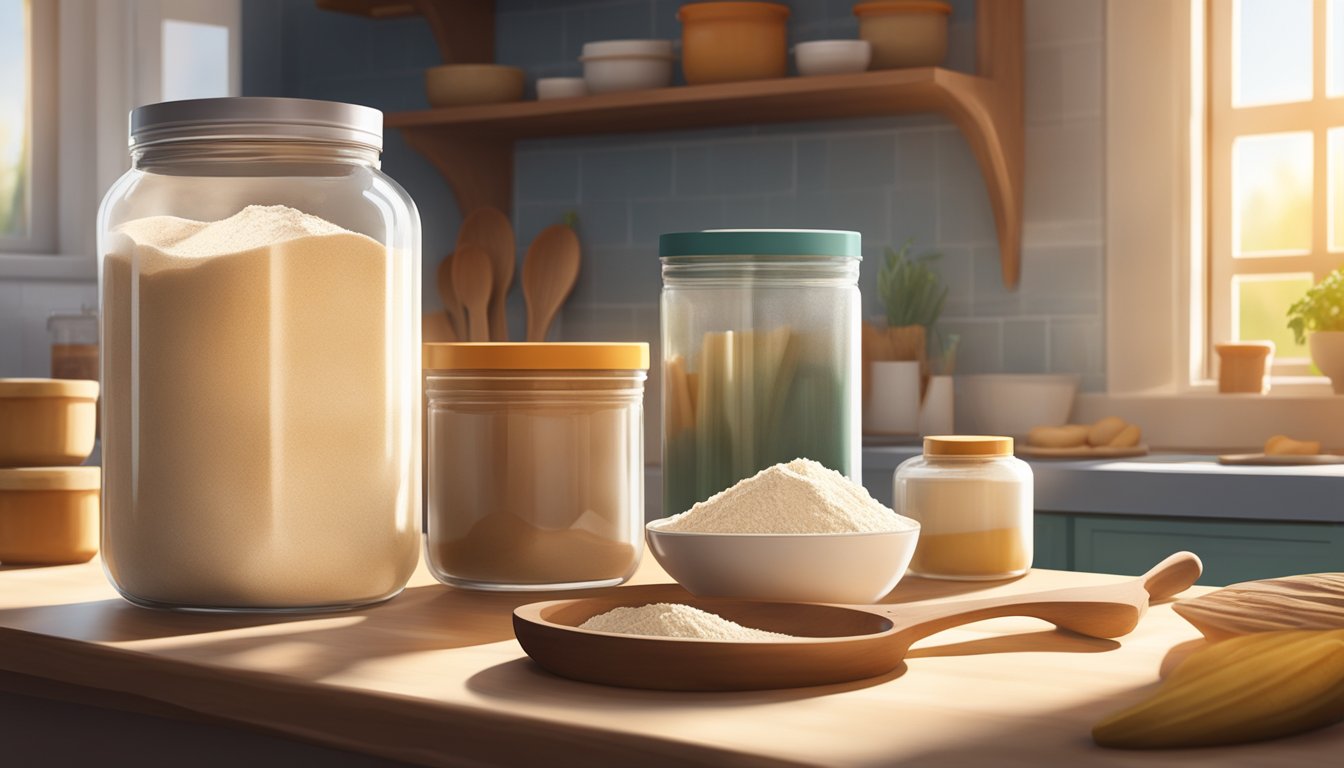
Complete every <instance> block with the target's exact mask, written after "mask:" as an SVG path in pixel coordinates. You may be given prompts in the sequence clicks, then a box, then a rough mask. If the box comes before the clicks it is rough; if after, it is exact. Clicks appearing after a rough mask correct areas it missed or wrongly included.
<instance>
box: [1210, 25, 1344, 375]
mask: <svg viewBox="0 0 1344 768" xmlns="http://www.w3.org/2000/svg"><path fill="white" fill-rule="evenodd" d="M1208 35H1209V37H1208V51H1209V65H1208V66H1209V70H1208V76H1209V88H1208V91H1207V93H1208V126H1209V140H1208V145H1207V147H1208V166H1207V167H1208V173H1209V197H1208V202H1209V230H1208V243H1209V271H1208V275H1209V294H1210V295H1209V302H1208V306H1209V310H1210V317H1209V321H1208V322H1209V329H1210V331H1211V334H1210V336H1211V338H1210V339H1209V341H1210V342H1215V341H1220V340H1223V339H1231V340H1253V339H1270V340H1272V341H1273V342H1274V343H1275V347H1276V350H1277V351H1276V355H1275V370H1274V372H1275V374H1276V375H1307V374H1309V373H1314V371H1312V370H1311V362H1310V355H1309V353H1308V351H1307V350H1306V349H1305V347H1304V345H1299V344H1297V343H1296V341H1295V340H1294V338H1293V335H1292V333H1291V332H1290V331H1289V330H1288V328H1287V317H1286V315H1287V310H1288V306H1289V305H1290V304H1292V303H1293V301H1295V300H1296V299H1297V298H1298V297H1300V296H1301V295H1302V293H1303V292H1304V291H1305V290H1306V289H1307V288H1309V287H1310V286H1311V285H1312V284H1313V283H1314V282H1316V281H1317V280H1320V279H1321V278H1322V277H1324V276H1325V275H1326V274H1327V273H1329V272H1330V271H1331V270H1333V269H1335V268H1337V267H1339V266H1340V265H1341V263H1342V262H1344V0H1212V2H1211V3H1210V6H1209V17H1208Z"/></svg>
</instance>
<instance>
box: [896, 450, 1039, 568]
mask: <svg viewBox="0 0 1344 768" xmlns="http://www.w3.org/2000/svg"><path fill="white" fill-rule="evenodd" d="M893 490H894V493H893V496H892V498H893V501H894V504H893V506H894V507H895V510H896V511H897V512H898V513H900V514H902V515H905V516H906V517H910V518H913V519H915V520H918V521H919V524H920V534H919V546H918V547H917V548H916V549H915V556H914V558H913V559H912V560H911V562H910V572H911V573H913V574H915V575H916V576H925V577H929V578H936V579H954V580H962V581H975V580H981V579H1005V578H1011V577H1014V576H1020V575H1022V574H1024V573H1026V572H1027V571H1028V570H1030V569H1031V558H1032V548H1033V547H1032V544H1033V541H1032V537H1033V526H1032V521H1033V508H1032V474H1031V467H1030V466H1028V465H1027V463H1026V462H1025V461H1022V460H1021V459H1018V458H1015V457H1014V456H1013V439H1012V438H1011V437H996V436H986V435H956V436H941V437H926V438H924V455H922V456H916V457H914V458H911V459H907V460H906V461H904V462H902V463H901V465H900V466H899V467H897V468H896V475H895V481H894V489H893Z"/></svg>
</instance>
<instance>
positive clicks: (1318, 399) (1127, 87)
mask: <svg viewBox="0 0 1344 768" xmlns="http://www.w3.org/2000/svg"><path fill="white" fill-rule="evenodd" d="M1205 3H1206V0H1110V1H1108V2H1107V3H1106V8H1105V13H1106V21H1105V40H1106V42H1105V46H1106V50H1105V56H1106V61H1105V81H1106V88H1105V113H1104V120H1105V123H1106V139H1105V147H1106V148H1105V155H1106V156H1105V167H1106V176H1105V178H1106V214H1105V215H1106V219H1105V243H1106V380H1107V385H1106V391H1105V392H1100V393H1084V394H1082V395H1080V396H1079V398H1078V400H1077V401H1076V403H1075V408H1074V415H1073V419H1074V420H1075V421H1088V420H1093V419H1097V418H1100V417H1102V416H1108V415H1117V416H1121V417H1123V418H1126V419H1128V420H1130V421H1133V422H1137V423H1139V424H1142V425H1143V428H1144V438H1145V442H1147V443H1148V444H1150V445H1153V446H1156V447H1159V448H1190V449H1200V450H1209V449H1214V450H1223V449H1227V450H1246V449H1256V448H1258V447H1259V446H1261V445H1262V444H1263V442H1264V440H1265V437H1266V436H1267V435H1271V434H1275V433H1280V432H1287V433H1291V434H1294V435H1297V436H1300V437H1304V438H1307V437H1310V436H1311V435H1317V434H1319V435H1322V436H1324V437H1329V436H1331V435H1334V436H1337V435H1340V434H1344V397H1336V396H1334V395H1333V394H1332V392H1331V389H1330V385H1329V383H1328V382H1327V381H1326V380H1325V379H1323V378H1317V377H1312V378H1309V379H1306V378H1304V379H1301V380H1298V381H1282V380H1279V381H1275V383H1274V388H1273V389H1272V391H1271V392H1270V393H1269V394H1268V395H1266V396H1226V395H1224V396H1219V395H1218V394H1217V386H1216V383H1215V382H1213V381H1212V380H1211V379H1210V377H1209V375H1208V366H1207V363H1208V359H1207V357H1208V356H1207V354H1206V352H1205V346H1204V344H1203V343H1202V340H1203V339H1205V338H1207V333H1208V329H1207V326H1206V322H1207V317H1208V311H1207V308H1206V306H1205V302H1204V297H1205V295H1206V294H1207V290H1206V289H1205V286H1206V283H1207V279H1208V278H1207V269H1206V266H1207V252H1206V240H1207V229H1206V227H1207V219H1206V217H1205V205H1206V201H1205V195H1206V182H1207V175H1206V172H1205V167H1204V165H1205V164H1204V154H1203V142H1204V139H1205V136H1206V125H1205V114H1204V111H1205V110H1204V105H1205V103H1206V102H1205V93H1204V86H1203V84H1204V67H1205V65H1206V63H1207V62H1206V50H1205V45H1204V43H1205V39H1204V13H1205V10H1206V5H1205ZM1192 339H1199V340H1201V343H1191V341H1192Z"/></svg>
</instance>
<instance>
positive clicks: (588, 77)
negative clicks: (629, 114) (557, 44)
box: [579, 40, 676, 93]
mask: <svg viewBox="0 0 1344 768" xmlns="http://www.w3.org/2000/svg"><path fill="white" fill-rule="evenodd" d="M579 61H581V62H583V80H584V82H585V83H586V84H587V86H588V92H589V93H612V92H615V91H639V90H644V89H648V88H666V87H667V86H669V85H671V84H672V65H673V63H674V62H675V61H676V56H674V55H673V53H672V41H671V40H603V41H600V42H594V43H585V44H584V46H583V55H582V56H580V57H579Z"/></svg>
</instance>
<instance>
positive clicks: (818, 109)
mask: <svg viewBox="0 0 1344 768" xmlns="http://www.w3.org/2000/svg"><path fill="white" fill-rule="evenodd" d="M414 1H415V2H416V3H417V4H419V5H422V6H425V7H430V6H432V7H433V11H432V12H434V13H437V14H438V15H437V16H433V15H431V14H430V12H425V15H426V16H427V18H429V20H430V23H431V25H432V26H435V27H436V29H440V30H446V29H449V28H452V29H455V30H456V32H455V34H456V36H457V37H458V38H463V37H465V32H464V31H463V30H465V29H466V28H467V27H466V26H465V25H463V24H461V23H455V24H453V25H446V24H443V23H442V20H443V19H445V18H446V16H445V14H446V13H448V12H449V10H452V11H453V12H458V13H460V12H463V11H464V10H465V9H471V12H472V13H479V11H480V9H481V7H482V6H483V5H488V4H483V3H480V2H477V1H476V0H414ZM324 2H343V3H346V4H354V3H358V2H364V3H373V4H375V5H380V4H379V3H378V2H377V0H324ZM422 12H424V11H422ZM976 13H977V16H976V60H977V73H976V74H974V75H970V74H966V73H962V72H954V71H952V70H947V69H942V68H938V67H926V68H918V69H904V70H885V71H876V72H864V73H859V74H852V75H832V76H826V77H791V78H781V79H778V80H755V81H748V82H740V83H721V84H716V85H697V86H683V87H677V88H662V89H657V90H648V91H633V92H626V93H611V94H601V95H595V96H588V97H584V98H578V99H565V100H556V101H545V102H541V101H527V102H516V103H510V104H489V105H481V106H472V107H457V108H450V109H428V110H421V111H416V112H399V113H393V114H389V115H388V116H387V125H388V126H389V127H394V128H399V129H401V131H402V133H403V134H404V136H405V137H406V141H407V143H409V144H410V145H411V146H412V147H414V148H415V149H416V150H417V151H419V152H420V153H422V154H423V155H425V156H426V157H427V158H429V160H430V161H431V162H432V163H433V164H434V165H435V167H437V168H438V169H439V171H440V172H441V173H442V174H443V175H444V177H445V178H446V179H447V180H448V183H449V185H450V186H451V187H452V189H453V192H454V193H455V194H456V196H457V201H458V205H459V206H460V207H461V208H462V210H463V211H469V210H471V209H473V208H477V207H480V206H484V205H490V206H494V207H497V208H499V209H501V210H508V209H509V207H510V206H511V204H512V198H513V191H512V185H513V145H514V142H515V141H516V140H518V139H525V138H541V137H548V136H573V135H596V134H611V133H635V132H648V131H669V130H685V129H695V128H710V127H719V126H730V125H747V124H756V123H780V122H796V121H804V120H834V119H844V118H855V117H874V116H881V115H898V114H908V113H915V112H935V113H939V114H942V115H945V116H946V117H948V118H949V119H951V120H952V122H953V123H955V124H956V125H957V127H958V128H960V129H961V132H962V134H963V135H964V136H965V137H966V141H967V143H968V144H969V145H970V148H971V151H972V153H974V155H975V158H976V161H977V162H978V163H979V166H980V171H981V173H982V174H983V176H984V178H985V185H986V187H987V189H988V193H989V200H990V206H991V208H992V209H993V212H994V221H995V226H996V229H997V234H998V240H999V256H1000V264H1001V268H1002V273H1003V281H1004V284H1005V285H1007V286H1009V287H1013V286H1016V285H1017V282H1018V278H1019V275H1020V270H1021V265H1020V252H1019V251H1020V246H1021V233H1022V172H1023V126H1022V98H1023V97H1022V2H1021V0H979V2H978V5H977V10H976ZM457 18H458V17H454V19H455V21H456V20H457ZM436 19H437V20H438V21H437V22H436ZM481 23H484V22H481ZM443 38H444V35H440V40H441V45H443V43H442V40H443ZM451 47H452V46H451V45H445V53H447V52H448V50H449V48H451ZM445 59H446V60H450V61H461V60H463V59H461V58H459V57H450V56H447V55H446V56H445Z"/></svg>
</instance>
